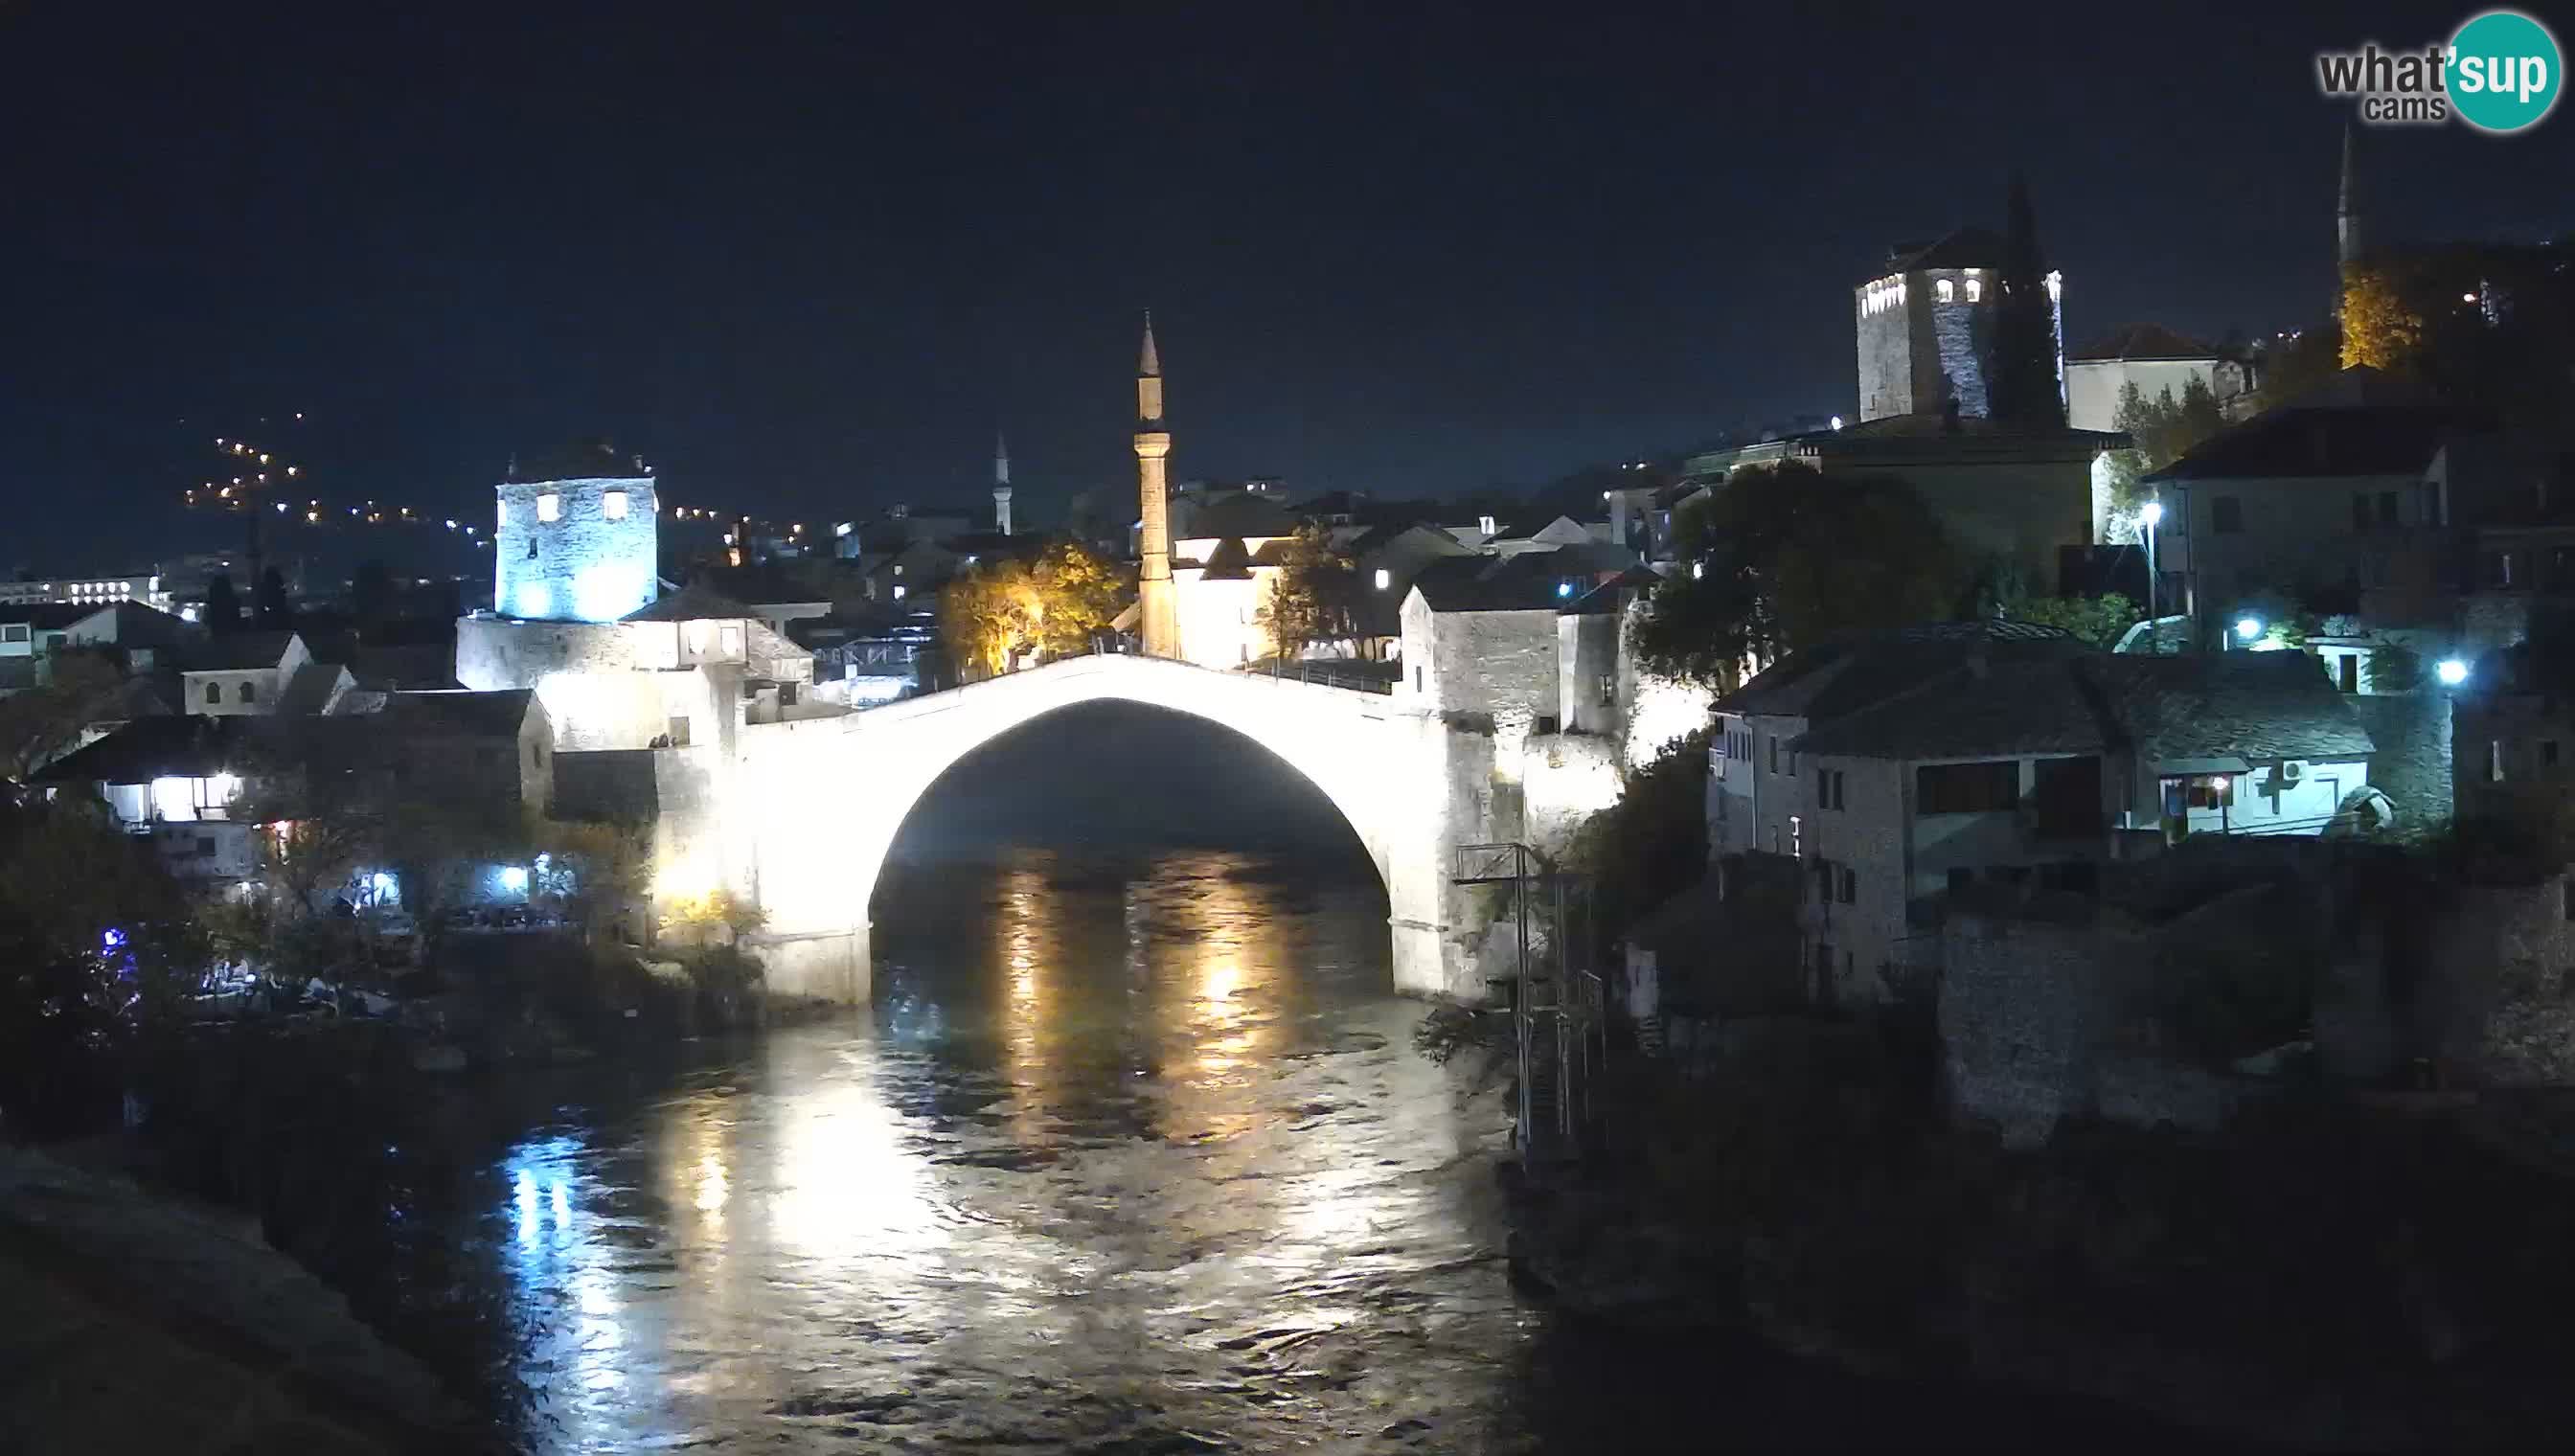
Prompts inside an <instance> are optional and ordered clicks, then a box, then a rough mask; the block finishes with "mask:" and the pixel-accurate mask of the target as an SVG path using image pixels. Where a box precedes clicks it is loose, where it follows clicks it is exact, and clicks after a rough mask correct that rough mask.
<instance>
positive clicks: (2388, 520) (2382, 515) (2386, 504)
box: [2378, 491, 2396, 526]
mask: <svg viewBox="0 0 2575 1456" xmlns="http://www.w3.org/2000/svg"><path fill="white" fill-rule="evenodd" d="M2378 524H2379V525H2381V526H2393V525H2395V524H2396V493H2395V492H2394V491H2381V492H2379V493H2378Z"/></svg>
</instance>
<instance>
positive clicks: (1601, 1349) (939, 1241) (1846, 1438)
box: [438, 850, 2099, 1452]
mask: <svg viewBox="0 0 2575 1456" xmlns="http://www.w3.org/2000/svg"><path fill="white" fill-rule="evenodd" d="M1357 869H1358V872H1359V873H1360V874H1362V875H1364V874H1365V873H1366V867H1365V863H1364V861H1363V860H1362V861H1359V863H1358V865H1357ZM879 906H880V909H879V924H880V930H879V943H878V955H879V967H878V982H877V998H876V1003H875V1005H874V1007H873V1008H872V1009H871V1010H870V1011H869V1012H866V1013H861V1014H860V1015H857V1016H854V1017H853V1018H852V1019H850V1020H849V1021H846V1022H841V1023H837V1024H830V1025H822V1026H812V1027H806V1028H801V1029H797V1030H793V1031H788V1032H784V1033H780V1034H776V1035H773V1036H770V1037H768V1038H766V1039H765V1040H764V1041H762V1042H760V1043H757V1044H756V1045H755V1046H754V1047H753V1048H751V1049H749V1050H746V1051H742V1052H740V1053H738V1054H736V1055H734V1056H732V1057H730V1058H727V1059H717V1060H711V1061H708V1062H706V1063H704V1064H700V1065H697V1066H694V1067H692V1068H689V1069H685V1070H681V1071H678V1072H675V1073H672V1074H670V1076H669V1078H668V1079H667V1081H666V1082H657V1083H655V1084H653V1085H651V1086H648V1087H647V1088H645V1089H643V1090H642V1091H641V1092H638V1091H636V1090H635V1089H633V1088H632V1087H629V1088H627V1089H626V1090H624V1091H623V1092H621V1093H620V1094H619V1095H616V1096H613V1097H600V1098H594V1099H590V1100H575V1101H572V1102H569V1103H567V1104H566V1105H564V1106H563V1107H562V1108H561V1109H560V1110H559V1111H558V1112H556V1113H555V1114H553V1116H552V1117H551V1118H550V1119H549V1120H547V1121H546V1122H544V1123H543V1124H542V1125H538V1126H534V1127H531V1128H530V1129H529V1130H528V1131H527V1132H526V1135H525V1136H523V1137H521V1138H519V1139H518V1140H517V1141H516V1142H515V1143H514V1144H513V1145H511V1146H510V1147H509V1148H508V1150H507V1152H506V1153H505V1154H504V1155H503V1156H501V1157H499V1158H497V1159H496V1160H494V1161H493V1162H492V1164H491V1165H490V1166H489V1167H488V1168H486V1169H484V1170H483V1172H482V1174H481V1175H480V1176H479V1177H478V1178H476V1179H474V1180H472V1186H474V1187H475V1188H477V1189H479V1190H480V1191H479V1193H478V1194H477V1200H478V1206H477V1207H476V1208H475V1209H474V1210H473V1211H472V1213H471V1214H470V1215H469V1216H468V1217H466V1218H465V1220H464V1221H463V1223H462V1225H461V1226H458V1227H455V1228H451V1229H444V1230H441V1231H439V1234H438V1236H439V1237H440V1238H442V1239H449V1240H455V1241H459V1242H461V1243H463V1244H464V1245H465V1249H464V1253H465V1255H466V1256H467V1258H468V1260H469V1261H470V1262H473V1263H475V1264H478V1265H480V1266H483V1267H485V1268H486V1269H487V1270H488V1271H489V1273H490V1276H491V1277H493V1278H496V1279H498V1280H499V1281H500V1282H501V1283H502V1284H503V1286H504V1287H505V1288H506V1290H507V1299H508V1307H509V1309H510V1310H511V1317H512V1319H513V1321H514V1322H515V1323H516V1324H517V1325H518V1327H519V1330H520V1333H521V1335H522V1337H523V1338H525V1339H526V1341H527V1343H526V1346H525V1349H524V1351H523V1354H522V1358H521V1360H520V1370H521V1373H522V1375H523V1376H524V1378H525V1379H526V1380H527V1381H528V1382H529V1383H530V1384H531V1385H532V1386H534V1387H535V1388H536V1389H537V1391H538V1392H539V1393H540V1395H541V1396H542V1401H541V1403H540V1405H539V1406H538V1408H537V1410H536V1412H535V1413H534V1416H533V1419H532V1422H531V1424H530V1427H529V1432H528V1434H529V1439H530V1441H531V1443H532V1444H533V1445H535V1446H537V1447H539V1448H542V1449H550V1450H560V1451H642V1450H665V1449H689V1450H716V1451H752V1450H758V1451H764V1452H768V1451H782V1450H783V1451H807V1450H811V1451H823V1450H831V1451H845V1450H853V1449H855V1450H922V1451H929V1450H939V1451H990V1452H1016V1451H1031V1452H1036V1451H1048V1452H1056V1451H1099V1452H1111V1451H1116V1452H1181V1451H1202V1450H1210V1451H1212V1450H1233V1451H1287V1450H1307V1449H1321V1450H1346V1451H1415V1450H1417V1451H1504V1452H1512V1451H1529V1452H1571V1451H1598V1450H1609V1449H1635V1450H1665V1449H1671V1450H1678V1449H1704V1448H1706V1447H1707V1446H1708V1444H1709V1440H1710V1429H1711V1423H1714V1425H1715V1428H1716V1429H1719V1430H1723V1431H1725V1432H1727V1433H1729V1434H1728V1436H1727V1438H1726V1439H1725V1440H1723V1441H1722V1442H1720V1443H1719V1444H1721V1445H1725V1446H1731V1447H1734V1448H1736V1449H1749V1450H1764V1449H1775V1448H1777V1447H1779V1446H1782V1445H1793V1446H1799V1447H1812V1446H1814V1445H1817V1444H1823V1445H1843V1444H1854V1443H1865V1444H1872V1445H1874V1444H1879V1443H1881V1442H1886V1441H1894V1440H1899V1439H1901V1440H1911V1439H1916V1438H1919V1437H1920V1436H1922V1435H1923V1434H1924V1433H1925V1430H1926V1429H1927V1430H1929V1431H1930V1432H1933V1433H1937V1434H1940V1435H1942V1436H1944V1437H1947V1438H1952V1439H1960V1440H1966V1439H1975V1440H1980V1441H1995V1440H2003V1441H2012V1442H2015V1443H2016V1442H2018V1441H2020V1440H2023V1439H2043V1438H2048V1437H2051V1436H2059V1435H2062V1436H2068V1437H2070V1436H2071V1435H2072V1434H2073V1430H2074V1429H2075V1428H2079V1427H2080V1426H2081V1425H2084V1424H2088V1423H2087V1422H2082V1421H2080V1420H2077V1421H2075V1422H2074V1423H2073V1426H2068V1425H2067V1424H2066V1423H2065V1422H2064V1421H2063V1420H2062V1419H2060V1418H2059V1417H2057V1416H2054V1415H2050V1414H2047V1413H2043V1412H2041V1411H2039V1410H2036V1409H2034V1408H2033V1407H2032V1406H2031V1404H2030V1403H2029V1402H2027V1401H2024V1400H2018V1399H2008V1400H2007V1399H2002V1398H2000V1397H1997V1396H1993V1395H1990V1394H1985V1393H1980V1392H1975V1391H1957V1390H1939V1391H1932V1390H1923V1389H1913V1388H1899V1387H1892V1386H1887V1385H1883V1384H1877V1383H1870V1382H1862V1381H1858V1380H1854V1379H1851V1378H1848V1377H1845V1376H1842V1375H1839V1374H1837V1373H1834V1372H1831V1371H1827V1370H1825V1369H1823V1368H1821V1367H1818V1366H1812V1365H1805V1364H1799V1363H1795V1362H1790V1361H1787V1360H1784V1359H1780V1358H1777V1357H1774V1356H1770V1355H1768V1354H1766V1353H1763V1352H1761V1351H1759V1350H1757V1349H1755V1348H1751V1347H1743V1346H1737V1345H1734V1344H1731V1343H1728V1342H1723V1341H1713V1340H1703V1339H1686V1340H1674V1339H1670V1338H1666V1337H1658V1336H1651V1335H1643V1334H1637V1333H1632V1332H1613V1331H1603V1330H1598V1329H1589V1328H1581V1327H1576V1326H1573V1325H1571V1324H1569V1323H1566V1322H1563V1321H1560V1320H1557V1319H1555V1318H1553V1317H1551V1316H1550V1315H1549V1314H1548V1313H1547V1312H1546V1311H1545V1310H1544V1308H1543V1307H1542V1306H1540V1305H1538V1304H1536V1303H1534V1302H1532V1301H1530V1300H1527V1299H1525V1298H1523V1297H1521V1296H1520V1295H1519V1294H1517V1293H1515V1292H1514V1290H1513V1288H1512V1286H1511V1284H1510V1282H1509V1280H1508V1278H1507V1275H1506V1272H1505V1268H1504V1265H1503V1264H1502V1262H1501V1260H1500V1258H1499V1257H1498V1255H1499V1251H1500V1248H1501V1244H1502V1235H1503V1230H1502V1227H1501V1224H1500V1222H1499V1216H1498V1215H1499V1208H1498V1205H1497V1197H1496V1194H1495V1191H1494V1190H1495V1184H1494V1178H1493V1172H1492V1162H1491V1157H1490V1151H1489V1149H1490V1147H1491V1145H1492V1140H1493V1137H1494V1135H1495V1134H1496V1133H1497V1132H1498V1130H1499V1128H1498V1126H1497V1123H1496V1119H1497V1118H1498V1116H1499V1108H1498V1102H1497V1100H1494V1099H1487V1100H1485V1101H1482V1102H1465V1103H1461V1102H1460V1101H1459V1100H1458V1099H1457V1098H1456V1097H1455V1095H1453V1094H1452V1092H1451V1090H1450V1088H1449V1084H1448V1081H1447V1078H1446V1076H1445V1074H1444V1073H1442V1072H1441V1071H1440V1070H1439V1069H1438V1068H1436V1067H1433V1066H1432V1065H1430V1064H1429V1063H1428V1062H1426V1061H1425V1060H1423V1059H1422V1058H1421V1057H1420V1056H1419V1055H1418V1054H1417V1053H1415V1052H1414V1051H1413V1050H1412V1049H1411V1047H1410V1045H1409V1037H1410V1034H1411V1031H1412V1028H1413V1026H1414V1025H1415V1024H1416V1022H1417V1021H1418V1019H1419V1015H1420V1007H1419V1006H1418V1005H1417V1004H1416V1003H1410V1002H1404V1001H1398V1000H1396V999H1395V998H1394V997H1393V996H1392V995H1391V994H1390V990H1389V976H1388V971H1387V963H1386V961H1387V954H1386V937H1385V927H1384V913H1385V911H1384V902H1383V898H1382V896H1381V894H1380V893H1379V892H1378V890H1377V888H1376V886H1375V884H1374V882H1373V880H1372V879H1364V878H1363V879H1357V880H1352V879H1349V878H1346V877H1343V878H1333V877H1330V876H1329V875H1324V874H1322V873H1321V872H1320V871H1318V870H1317V869H1316V868H1315V867H1314V866H1313V865H1312V864H1310V863H1299V862H1292V861H1281V860H1276V859H1270V858H1264V857H1259V856H1253V855H1245V854H1238V853H1221V852H1206V851H1163V852H1127V853H1101V852H1068V851H1041V850H1028V851H1018V852H1012V853H1009V854H1007V855H1005V856H1004V857H1002V858H1001V859H1000V860H999V861H998V862H991V861H988V862H983V863H956V862H949V863H942V864H938V865H935V866H926V867H921V866H917V867H914V868H912V869H909V870H906V871H903V872H901V873H899V874H898V876H897V877H896V878H895V879H894V880H893V881H892V882H891V883H890V884H889V886H888V893H887V894H886V895H885V896H883V897H881V898H880V901H879ZM2089 1444H2092V1445H2094V1446H2096V1447H2097V1446H2098V1444H2099V1442H2098V1441H2097V1440H2094V1441H2091V1442H2090V1443H2089Z"/></svg>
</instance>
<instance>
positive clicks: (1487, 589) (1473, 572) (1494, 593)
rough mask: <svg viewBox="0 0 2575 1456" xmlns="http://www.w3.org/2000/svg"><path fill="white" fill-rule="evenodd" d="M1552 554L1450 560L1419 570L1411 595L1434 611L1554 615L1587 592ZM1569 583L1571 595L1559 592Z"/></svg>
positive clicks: (1583, 575) (1578, 574)
mask: <svg viewBox="0 0 2575 1456" xmlns="http://www.w3.org/2000/svg"><path fill="white" fill-rule="evenodd" d="M1556 556H1557V553H1555V552H1551V551H1531V552H1522V553H1520V554H1519V555H1517V556H1507V557H1493V556H1465V557H1450V558H1448V559H1447V560H1445V561H1435V562H1431V563H1429V564H1428V565H1426V566H1424V567H1423V568H1422V569H1421V570H1420V571H1419V572H1418V573H1416V574H1415V575H1414V576H1413V579H1412V590H1413V591H1415V592H1418V593H1420V594H1421V600H1422V602H1423V603H1424V604H1426V605H1427V606H1428V607H1429V608H1430V610H1431V611H1433V612H1554V611H1558V610H1560V609H1561V608H1562V607H1563V606H1564V605H1565V604H1566V603H1567V602H1569V601H1571V600H1572V598H1573V596H1574V594H1575V593H1576V592H1582V591H1587V590H1589V588H1590V581H1589V576H1590V574H1589V573H1588V572H1585V571H1578V570H1577V571H1573V572H1570V573H1568V572H1567V570H1566V567H1567V565H1569V564H1567V563H1560V562H1558V561H1557V560H1556ZM1568 581H1570V582H1573V583H1574V586H1573V588H1572V590H1571V591H1567V590H1564V586H1565V583H1566V582H1568Z"/></svg>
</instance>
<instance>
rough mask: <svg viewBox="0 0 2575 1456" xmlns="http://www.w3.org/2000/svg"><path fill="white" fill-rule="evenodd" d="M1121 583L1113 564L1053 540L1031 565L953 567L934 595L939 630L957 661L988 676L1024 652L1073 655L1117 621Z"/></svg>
mask: <svg viewBox="0 0 2575 1456" xmlns="http://www.w3.org/2000/svg"><path fill="white" fill-rule="evenodd" d="M1126 586H1127V584H1126V580H1125V577H1124V575H1123V574H1122V573H1120V572H1119V571H1118V570H1117V569H1116V568H1115V567H1112V566H1111V565H1110V564H1109V563H1107V562H1105V561H1102V560H1101V559H1100V558H1099V557H1097V556H1094V555H1092V554H1091V552H1089V551H1088V550H1086V549H1084V548H1083V547H1082V546H1081V545H1080V544H1078V543H1075V542H1070V541H1060V542H1057V543H1055V544H1053V545H1051V546H1049V547H1048V548H1047V549H1046V550H1045V551H1044V552H1042V553H1040V554H1039V556H1038V559H1037V561H1036V563H1035V564H1034V565H1032V564H1030V563H1026V562H1022V561H1019V560H1017V559H1004V560H1001V561H994V562H987V563H985V564H983V565H981V566H978V567H973V568H970V569H968V570H967V571H964V572H961V573H959V574H958V576H957V577H956V579H955V580H953V581H951V582H950V583H949V584H948V587H947V589H946V590H945V591H943V592H941V593H940V595H939V632H940V636H941V637H942V638H943V639H944V640H945V641H946V642H947V644H948V649H949V651H950V652H951V653H952V654H954V655H955V657H956V658H957V661H958V662H959V663H960V664H962V665H967V666H972V667H975V668H979V669H981V670H982V671H983V672H984V674H985V675H986V676H988V677H991V676H998V675H1000V674H1003V673H1007V672H1009V671H1011V669H1012V667H1013V666H1014V665H1015V664H1016V662H1017V660H1018V659H1019V658H1020V657H1022V656H1023V655H1026V654H1031V653H1034V654H1037V655H1039V656H1041V657H1046V658H1065V657H1076V656H1079V655H1081V654H1083V653H1086V652H1088V651H1090V650H1091V639H1092V636H1093V634H1095V633H1097V632H1099V631H1101V630H1102V629H1104V628H1107V627H1108V626H1109V625H1110V624H1111V623H1113V622H1115V621H1117V619H1118V613H1119V610H1120V608H1121V606H1122V605H1123V603H1124V599H1125V597H1126Z"/></svg>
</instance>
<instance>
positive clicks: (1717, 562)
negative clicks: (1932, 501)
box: [1635, 465, 1968, 688]
mask: <svg viewBox="0 0 2575 1456" xmlns="http://www.w3.org/2000/svg"><path fill="white" fill-rule="evenodd" d="M1674 547H1675V551H1676V553H1677V555H1678V558H1679V560H1680V561H1681V563H1682V567H1681V569H1679V570H1676V571H1675V572H1674V573H1673V574H1672V575H1671V576H1670V577H1668V578H1666V579H1665V580H1664V581H1663V583H1662V585H1660V586H1659V587H1657V588H1655V589H1654V594H1653V596H1652V597H1651V598H1650V599H1648V601H1647V604H1646V609H1645V612H1644V614H1643V615H1642V616H1641V617H1640V618H1639V619H1638V620H1637V623H1636V628H1635V647H1636V655H1637V660H1638V662H1639V663H1640V664H1641V665H1642V666H1643V667H1645V668H1646V669H1647V670H1648V671H1651V672H1655V673H1660V674H1662V675H1664V676H1665V677H1670V678H1678V679H1682V680H1684V681H1687V682H1692V683H1698V684H1702V685H1705V686H1709V687H1715V688H1727V687H1731V686H1732V685H1733V683H1734V681H1735V679H1736V677H1737V676H1738V674H1739V673H1740V671H1741V669H1742V667H1743V666H1744V664H1745V663H1746V662H1747V660H1750V661H1768V660H1770V659H1774V658H1777V657H1779V656H1781V655H1783V654H1785V653H1789V652H1793V651H1795V650H1796V649H1798V648H1801V647H1805V646H1807V645H1809V644H1812V643H1816V642H1820V641H1822V640H1824V639H1826V638H1829V637H1832V636H1834V635H1836V634H1838V633H1843V632H1850V631H1858V630H1865V629H1872V628H1886V627H1900V626H1905V625H1908V624H1912V623H1918V622H1926V621H1937V620H1939V619H1942V618H1946V617H1949V616H1952V615H1954V614H1955V612H1956V610H1957V608H1958V606H1959V604H1960V602H1961V599H1962V598H1963V597H1964V595H1965V589H1966V586H1967V579H1968V573H1967V572H1966V571H1965V570H1964V563H1963V562H1962V561H1961V560H1960V558H1959V556H1958V554H1957V552H1956V551H1955V550H1954V549H1952V548H1951V546H1950V545H1949V540H1948V535H1947V533H1946V532H1945V531H1944V530H1943V529H1942V528H1941V525H1940V520H1939V518H1938V517H1937V516H1935V515H1933V514H1932V513H1931V510H1930V508H1929V507H1928V506H1926V505H1924V504H1923V501H1922V498H1921V497H1920V496H1919V495H1918V494H1916V493H1915V492H1914V490H1913V488H1912V487H1911V486H1908V485H1906V484H1905V483H1904V482H1902V481H1899V480H1893V479H1888V478H1883V477H1878V478H1864V479H1851V478H1847V477H1839V476H1827V475H1819V474H1817V473H1816V472H1815V471H1813V470H1812V469H1810V468H1807V467H1804V466H1798V465H1782V466H1775V467H1763V468H1754V469H1748V470H1743V471H1738V472H1736V473H1735V475H1734V476H1733V478H1732V479H1730V480H1728V481H1727V482H1726V483H1725V485H1724V487H1723V488H1722V489H1720V490H1719V491H1718V492H1717V493H1716V494H1715V495H1714V497H1713V498H1711V499H1709V500H1707V501H1704V502H1700V503H1698V504H1695V505H1693V506H1691V507H1689V508H1688V509H1686V510H1684V511H1683V512H1682V515H1681V519H1680V521H1679V522H1678V523H1677V524H1676V526H1675V529H1674Z"/></svg>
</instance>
